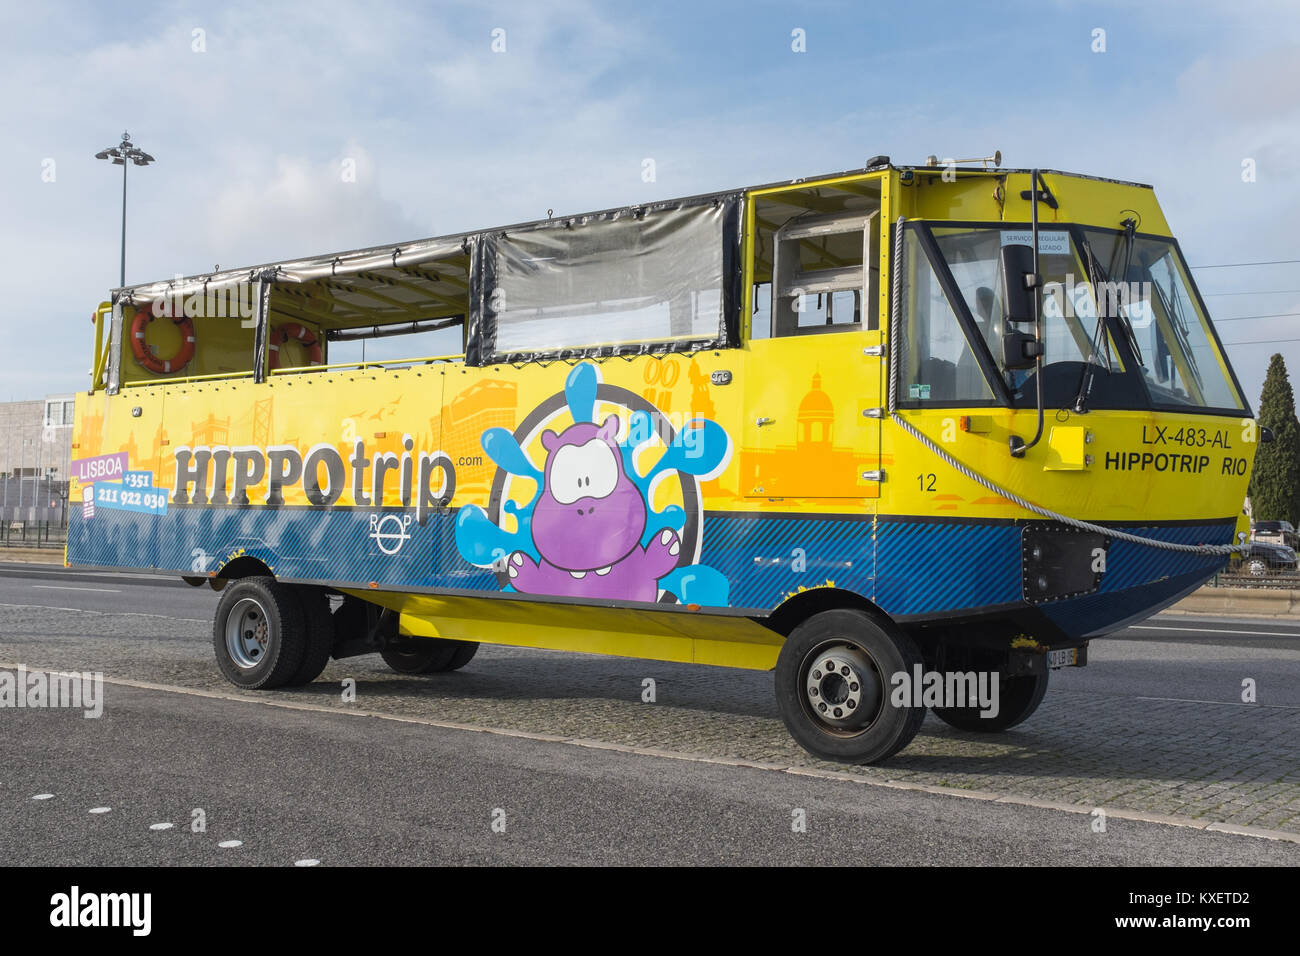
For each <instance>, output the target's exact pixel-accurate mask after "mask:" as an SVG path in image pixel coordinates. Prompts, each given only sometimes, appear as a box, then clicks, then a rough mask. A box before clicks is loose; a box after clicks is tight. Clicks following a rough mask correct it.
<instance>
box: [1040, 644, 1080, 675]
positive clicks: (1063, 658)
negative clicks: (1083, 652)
mask: <svg viewBox="0 0 1300 956" xmlns="http://www.w3.org/2000/svg"><path fill="white" fill-rule="evenodd" d="M1078 663H1079V649H1078V648H1077V647H1067V648H1066V649H1065V650H1061V651H1048V652H1047V666H1048V667H1049V668H1051V669H1052V670H1056V669H1057V668H1059V667H1074V666H1076V665H1077V664H1078Z"/></svg>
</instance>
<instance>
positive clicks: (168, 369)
mask: <svg viewBox="0 0 1300 956" xmlns="http://www.w3.org/2000/svg"><path fill="white" fill-rule="evenodd" d="M160 311H161V314H159V315H155V314H154V311H153V309H150V308H140V309H136V312H135V318H134V319H132V320H131V354H132V355H134V356H135V360H136V361H137V362H139V363H140V364H141V365H143V366H144V367H145V368H147V369H148V370H149V371H151V372H153V373H154V374H155V375H170V374H171V373H172V372H179V371H181V370H182V369H183V368H185V366H187V365H189V364H190V360H191V359H193V358H194V322H193V320H191V319H190V317H189V316H187V315H184V314H182V315H181V317H180V318H172V317H171V316H170V315H168V314H167V313H168V311H169V309H168V307H166V306H164V307H163V308H162V309H161V310H160ZM163 317H166V318H169V319H171V321H172V322H174V323H175V324H176V328H177V330H178V331H179V332H180V333H181V347H180V348H179V349H178V350H177V352H176V354H175V355H172V356H170V357H168V358H163V357H162V356H160V355H155V354H154V353H153V352H152V351H150V349H149V346H148V345H147V344H146V343H145V340H144V336H145V332H146V331H147V330H148V328H149V323H150V322H152V321H153V320H154V319H157V318H163Z"/></svg>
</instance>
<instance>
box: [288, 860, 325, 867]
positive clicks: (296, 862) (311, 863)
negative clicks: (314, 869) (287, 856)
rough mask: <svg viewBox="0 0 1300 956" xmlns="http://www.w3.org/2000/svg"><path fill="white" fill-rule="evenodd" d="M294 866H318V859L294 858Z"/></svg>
mask: <svg viewBox="0 0 1300 956" xmlns="http://www.w3.org/2000/svg"><path fill="white" fill-rule="evenodd" d="M293 865H294V866H320V860H294V861H293Z"/></svg>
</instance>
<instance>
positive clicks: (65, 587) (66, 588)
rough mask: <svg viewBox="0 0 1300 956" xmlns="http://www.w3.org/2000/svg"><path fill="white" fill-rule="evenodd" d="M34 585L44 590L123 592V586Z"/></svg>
mask: <svg viewBox="0 0 1300 956" xmlns="http://www.w3.org/2000/svg"><path fill="white" fill-rule="evenodd" d="M32 587H34V588H40V589H41V590H42V591H99V592H101V593H103V594H121V593H122V589H121V588H74V587H72V586H71V585H67V584H33V585H32Z"/></svg>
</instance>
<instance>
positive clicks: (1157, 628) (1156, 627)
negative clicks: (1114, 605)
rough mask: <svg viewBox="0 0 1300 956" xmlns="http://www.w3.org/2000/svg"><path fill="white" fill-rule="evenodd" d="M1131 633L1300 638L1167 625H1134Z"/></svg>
mask: <svg viewBox="0 0 1300 956" xmlns="http://www.w3.org/2000/svg"><path fill="white" fill-rule="evenodd" d="M1129 630H1130V631H1187V632H1189V633H1194V634H1244V635H1246V636H1248V637H1300V634H1292V633H1290V632H1288V631H1232V630H1227V629H1226V628H1218V627H1169V626H1168V625H1166V624H1134V625H1133V626H1132V627H1130V628H1129Z"/></svg>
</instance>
